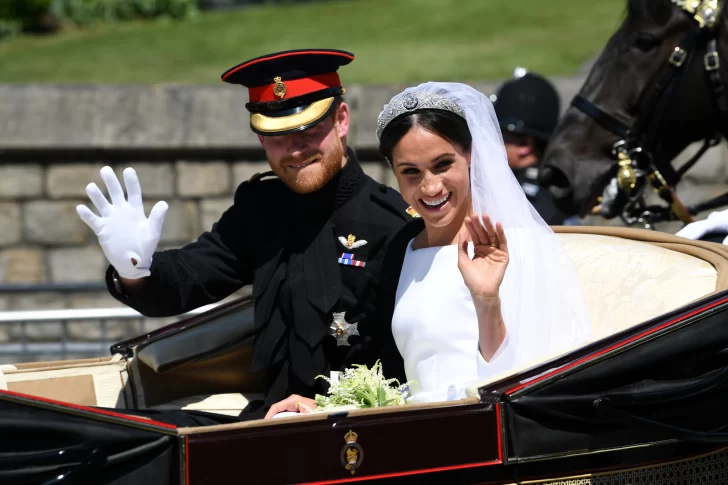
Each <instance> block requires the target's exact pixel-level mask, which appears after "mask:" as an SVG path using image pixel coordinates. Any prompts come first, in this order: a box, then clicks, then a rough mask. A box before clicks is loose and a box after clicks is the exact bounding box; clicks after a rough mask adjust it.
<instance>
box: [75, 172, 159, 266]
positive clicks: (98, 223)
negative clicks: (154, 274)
mask: <svg viewBox="0 0 728 485" xmlns="http://www.w3.org/2000/svg"><path fill="white" fill-rule="evenodd" d="M101 179H102V180H103V181H104V184H105V185H106V190H107V191H108V192H109V196H110V197H111V204H109V202H108V201H107V200H106V197H104V194H103V193H102V192H101V190H99V188H98V187H97V186H96V184H95V183H90V184H88V185H87V186H86V193H87V194H88V196H89V198H90V199H91V202H93V203H94V205H95V206H96V209H97V210H98V211H99V214H100V215H101V217H99V216H97V215H96V214H94V213H93V212H92V211H91V210H90V209H89V208H88V207H86V206H85V205H79V206H77V207H76V212H78V215H79V217H81V219H82V220H83V222H85V223H86V224H87V225H88V226H89V227H90V228H91V229H92V230H93V231H94V233H95V234H96V236H98V238H99V244H100V245H101V249H102V250H103V252H104V255H105V256H106V259H108V260H109V263H111V265H112V266H113V267H114V268H115V269H116V271H117V273H119V276H121V277H122V278H126V279H130V280H133V279H139V278H144V277H145V276H149V275H150V274H151V272H150V271H149V268H150V267H151V265H152V255H153V254H154V250H155V249H156V248H157V244H158V243H159V238H160V237H161V235H162V225H163V224H164V216H165V214H166V213H167V209H168V206H167V203H166V202H164V201H161V202H157V203H156V204H155V206H154V207H153V208H152V211H151V212H150V213H149V219H147V218H146V216H145V215H144V206H143V205H142V189H141V186H140V185H139V178H138V177H137V174H136V171H134V169H133V168H131V167H129V168H127V169H125V170H124V185H125V186H126V191H127V194H128V200H127V199H125V198H124V190H123V189H122V188H121V184H120V183H119V179H117V178H116V174H115V173H114V171H113V170H112V169H111V167H104V168H102V169H101ZM135 262H136V263H135Z"/></svg>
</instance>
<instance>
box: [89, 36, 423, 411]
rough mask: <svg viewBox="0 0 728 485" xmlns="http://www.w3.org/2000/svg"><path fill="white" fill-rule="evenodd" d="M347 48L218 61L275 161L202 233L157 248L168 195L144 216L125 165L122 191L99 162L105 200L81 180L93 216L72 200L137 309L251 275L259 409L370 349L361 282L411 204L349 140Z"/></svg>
mask: <svg viewBox="0 0 728 485" xmlns="http://www.w3.org/2000/svg"><path fill="white" fill-rule="evenodd" d="M353 59H354V56H353V55H352V54H351V53H349V52H344V51H339V50H326V49H312V50H297V51H287V52H279V53H275V54H270V55H267V56H263V57H259V58H256V59H252V60H249V61H247V62H244V63H242V64H240V65H238V66H235V67H233V68H231V69H229V70H228V71H227V72H225V73H224V74H223V76H222V79H223V80H224V81H225V82H228V83H232V84H241V85H243V86H246V87H247V88H248V90H249V100H250V102H249V103H248V104H247V105H246V107H247V109H248V110H249V111H250V127H251V129H252V130H253V131H254V132H255V133H256V134H257V135H258V137H259V139H260V143H261V145H262V147H263V149H264V150H265V153H266V156H267V158H268V161H269V163H270V167H271V169H272V171H271V172H267V173H265V174H262V175H259V176H255V177H253V178H252V179H251V180H249V181H247V182H243V183H242V184H241V185H240V186H239V187H238V188H237V191H236V193H235V198H234V203H233V205H232V207H230V208H229V209H228V210H227V211H226V212H225V213H224V214H223V215H222V217H221V218H220V220H219V221H218V222H217V223H216V224H215V225H214V226H213V228H212V230H211V231H209V232H205V233H203V234H202V235H201V236H200V237H199V238H198V239H197V241H195V242H193V243H191V244H188V245H186V246H184V247H183V248H181V249H175V250H167V251H159V252H154V251H155V248H156V245H157V241H158V240H159V234H160V233H161V225H162V222H163V220H164V213H165V211H166V204H164V202H160V203H158V204H157V206H155V207H154V208H153V209H152V211H151V213H150V216H149V219H147V218H146V217H145V215H144V212H143V209H142V208H141V189H140V186H139V182H138V180H137V178H136V174H135V172H134V171H133V169H130V168H128V169H126V170H125V171H124V180H125V185H126V189H127V192H128V202H127V201H125V200H124V194H123V189H122V188H121V184H120V183H119V181H118V180H117V178H116V176H115V175H114V173H113V171H112V170H111V169H110V168H109V167H104V169H102V178H103V180H104V183H105V184H106V186H107V188H108V191H109V195H110V197H111V204H109V202H108V201H107V200H106V199H105V197H104V196H103V195H102V194H101V192H100V190H99V189H98V187H96V185H95V184H89V186H88V187H87V193H88V195H89V197H90V198H91V200H92V201H93V202H94V204H95V205H96V207H97V209H98V210H99V212H100V217H99V216H97V215H96V214H94V213H93V212H91V210H90V209H88V208H87V207H85V206H79V207H78V212H79V215H80V216H81V218H82V219H83V220H84V221H85V222H86V223H87V224H88V225H89V226H90V227H91V228H92V229H93V230H94V231H95V233H96V234H97V235H98V236H99V242H100V244H101V247H102V249H103V251H104V254H105V255H106V257H107V259H108V260H109V262H110V263H111V265H110V267H109V268H108V270H107V274H106V282H107V285H108V288H109V291H110V292H111V294H112V295H113V296H114V297H115V298H116V299H118V300H119V301H121V302H123V303H125V304H126V305H128V306H130V307H132V308H134V309H136V310H137V311H139V312H140V313H142V314H144V315H146V316H151V317H164V316H171V315H179V314H182V313H184V312H188V311H190V310H192V309H195V308H198V307H201V306H203V305H206V304H210V303H214V302H217V301H220V300H221V299H223V298H225V297H227V296H228V295H230V294H232V293H233V292H235V291H236V290H238V289H239V288H241V287H242V286H244V285H249V284H252V285H253V296H254V297H255V300H256V306H255V344H254V349H253V364H252V370H251V372H253V373H260V372H264V373H265V376H266V389H265V391H266V396H265V401H264V402H263V403H260V402H258V403H256V404H254V405H250V406H248V409H246V412H253V411H255V413H254V414H256V415H258V414H259V415H260V417H262V416H263V414H264V411H265V410H266V409H267V408H268V407H269V406H270V405H271V404H272V403H275V402H277V401H280V400H281V399H283V398H284V397H287V396H289V395H291V394H299V395H302V396H307V397H313V396H314V395H315V394H316V393H324V392H325V389H324V388H323V385H324V383H323V382H322V381H321V380H317V379H315V378H316V376H317V375H319V374H323V375H328V374H329V373H330V371H341V370H343V369H344V368H346V367H350V366H351V365H352V364H356V363H360V364H368V365H371V364H373V363H374V360H375V359H376V358H377V356H376V355H375V352H374V351H373V348H374V346H373V344H374V343H375V342H372V336H373V335H374V334H375V332H376V325H377V322H376V321H373V320H372V319H371V318H369V317H370V316H371V315H372V314H373V310H372V308H371V307H370V303H368V301H370V300H369V293H370V291H371V290H372V288H373V286H374V285H375V284H376V283H377V278H378V275H379V272H380V266H381V258H382V256H383V254H384V251H385V249H386V246H387V243H388V242H389V240H390V239H391V237H392V236H393V235H394V234H395V233H396V232H397V231H398V229H399V228H400V227H401V226H403V225H404V224H405V223H406V222H407V220H411V217H412V216H411V215H409V214H408V213H407V205H406V204H405V203H404V201H403V200H402V198H401V197H400V195H399V194H398V193H397V192H396V191H394V190H392V189H391V188H389V187H387V186H385V185H382V184H379V183H377V182H375V181H374V180H373V179H372V178H370V177H369V176H367V175H365V174H364V172H363V171H362V168H361V166H360V164H359V162H358V161H357V159H356V155H355V154H354V152H353V151H352V150H351V149H350V148H347V145H346V139H347V134H348V132H349V122H350V111H349V107H348V106H347V104H346V102H345V101H344V99H343V98H342V96H343V95H344V92H345V89H344V88H343V87H342V85H341V81H340V78H339V75H338V72H337V71H338V68H339V67H340V66H343V65H346V64H349V63H350V62H351V61H352V60H353Z"/></svg>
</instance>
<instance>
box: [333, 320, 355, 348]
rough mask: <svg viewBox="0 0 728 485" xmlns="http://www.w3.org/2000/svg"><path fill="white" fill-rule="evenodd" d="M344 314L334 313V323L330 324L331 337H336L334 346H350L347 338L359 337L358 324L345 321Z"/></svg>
mask: <svg viewBox="0 0 728 485" xmlns="http://www.w3.org/2000/svg"><path fill="white" fill-rule="evenodd" d="M345 315H346V312H341V313H334V321H333V322H331V326H329V330H331V333H330V334H329V335H331V336H332V337H336V346H337V347H339V346H341V345H346V346H351V344H350V343H349V337H351V336H353V335H359V329H358V328H357V327H358V326H359V324H358V323H349V322H347V321H346V319H345V318H344V316H345Z"/></svg>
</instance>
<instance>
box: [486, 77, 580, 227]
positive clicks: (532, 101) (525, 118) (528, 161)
mask: <svg viewBox="0 0 728 485" xmlns="http://www.w3.org/2000/svg"><path fill="white" fill-rule="evenodd" d="M493 98H495V101H494V102H493V107H494V108H495V113H496V116H497V117H498V122H499V123H500V126H501V131H502V133H503V141H504V143H505V147H506V153H507V155H508V164H509V165H510V167H511V169H512V170H513V173H514V174H515V176H516V178H517V179H518V182H519V183H520V184H521V187H523V191H524V192H525V193H526V196H527V197H528V200H529V201H530V202H531V204H532V205H533V206H534V207H535V208H536V210H537V211H538V212H539V214H541V217H543V218H544V220H545V221H546V223H547V224H550V225H562V224H574V219H571V218H569V219H567V216H566V214H564V213H562V212H561V211H559V210H558V209H557V208H556V205H555V204H554V201H553V198H552V196H551V195H550V194H549V193H548V191H547V190H545V189H543V188H542V187H541V186H540V185H539V183H538V171H539V164H540V162H541V158H542V157H543V154H544V152H545V151H546V145H547V144H548V141H549V139H550V138H551V134H552V133H553V131H554V128H556V124H557V123H558V120H559V114H560V106H559V105H560V99H559V94H558V93H557V92H556V89H554V87H553V86H552V85H551V83H550V82H548V81H547V80H546V79H544V78H543V77H541V76H539V75H537V74H533V73H529V72H525V73H524V70H523V69H522V68H519V69H516V76H515V79H512V80H510V81H507V82H506V83H504V84H503V85H502V86H501V87H500V88H499V89H498V90H497V91H496V94H495V95H494V96H493Z"/></svg>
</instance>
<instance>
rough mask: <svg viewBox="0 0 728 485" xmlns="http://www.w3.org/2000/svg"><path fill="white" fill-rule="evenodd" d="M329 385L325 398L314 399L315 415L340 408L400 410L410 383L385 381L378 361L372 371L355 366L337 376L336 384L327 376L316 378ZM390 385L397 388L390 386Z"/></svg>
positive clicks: (362, 366) (392, 380)
mask: <svg viewBox="0 0 728 485" xmlns="http://www.w3.org/2000/svg"><path fill="white" fill-rule="evenodd" d="M317 378H320V379H324V380H326V382H328V383H329V385H330V387H329V392H328V396H322V395H320V394H317V395H316V406H317V410H318V411H326V410H327V409H328V408H333V407H339V406H351V405H354V406H357V407H359V408H376V407H382V406H400V405H403V404H405V401H406V399H407V397H408V393H407V390H408V386H409V384H410V382H406V383H404V384H400V383H399V381H398V380H397V379H385V378H384V376H383V375H382V364H381V362H379V361H377V362H376V363H375V364H374V366H373V367H372V368H371V369H368V368H367V366H365V365H357V364H355V365H354V366H353V367H350V368H348V369H346V370H345V371H344V372H343V373H340V374H339V378H338V381H337V380H332V379H330V378H328V377H326V376H317ZM393 383H396V385H394V386H393Z"/></svg>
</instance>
